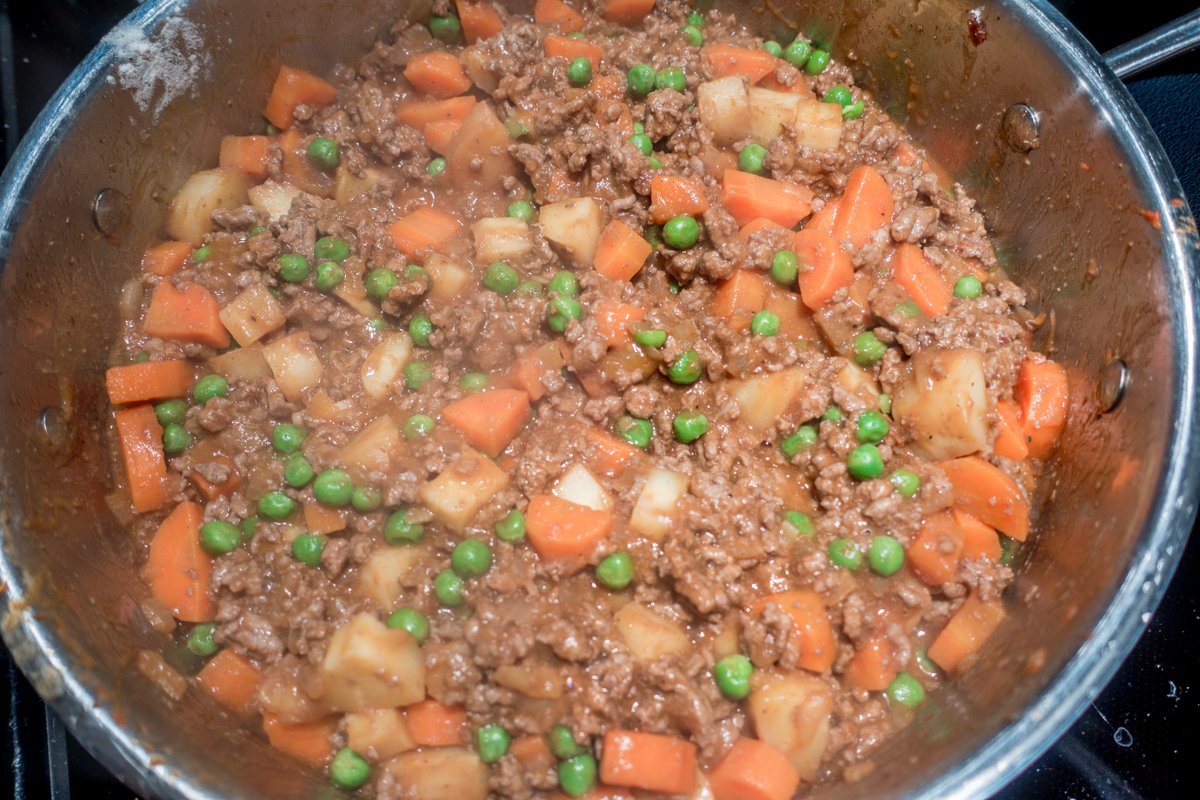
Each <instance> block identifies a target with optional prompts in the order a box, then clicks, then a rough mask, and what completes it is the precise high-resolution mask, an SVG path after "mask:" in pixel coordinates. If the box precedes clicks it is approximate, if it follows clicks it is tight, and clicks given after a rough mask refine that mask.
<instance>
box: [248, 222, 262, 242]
mask: <svg viewBox="0 0 1200 800" xmlns="http://www.w3.org/2000/svg"><path fill="white" fill-rule="evenodd" d="M266 232H267V227H266V226H265V225H255V226H254V227H253V228H251V229H250V230H248V231H247V232H246V238H248V239H253V238H254V237H255V236H258V235H259V234H263V233H266Z"/></svg>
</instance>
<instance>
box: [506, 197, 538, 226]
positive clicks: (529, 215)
mask: <svg viewBox="0 0 1200 800" xmlns="http://www.w3.org/2000/svg"><path fill="white" fill-rule="evenodd" d="M534 210H535V209H534V207H533V203H531V202H529V201H528V200H517V201H516V202H515V203H509V204H508V209H507V212H506V213H507V214H508V216H510V217H513V218H514V219H519V220H521V221H522V222H527V223H528V222H533V214H534Z"/></svg>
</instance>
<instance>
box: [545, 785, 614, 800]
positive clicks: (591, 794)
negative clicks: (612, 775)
mask: <svg viewBox="0 0 1200 800" xmlns="http://www.w3.org/2000/svg"><path fill="white" fill-rule="evenodd" d="M551 797H552V800H634V797H633V795H632V794H630V793H629V792H627V791H625V790H624V789H621V788H618V787H616V786H604V785H600V786H594V787H592V788H591V789H589V790H588V793H587V794H584V795H581V796H579V797H577V798H574V797H571V795H569V794H567V793H565V792H555V793H554V794H553V795H551Z"/></svg>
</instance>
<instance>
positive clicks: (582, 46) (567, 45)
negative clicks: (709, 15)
mask: <svg viewBox="0 0 1200 800" xmlns="http://www.w3.org/2000/svg"><path fill="white" fill-rule="evenodd" d="M542 47H543V49H544V50H545V51H546V58H565V59H566V60H567V61H574V60H575V59H577V58H586V59H587V60H588V63H589V64H591V65H592V69H595V68H596V67H598V66H599V65H600V59H602V58H603V57H604V48H603V47H601V46H600V45H598V44H596V43H595V42H589V41H587V40H586V39H568V38H567V37H566V36H547V37H546V38H545V39H543V40H542Z"/></svg>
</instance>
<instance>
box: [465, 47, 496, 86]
mask: <svg viewBox="0 0 1200 800" xmlns="http://www.w3.org/2000/svg"><path fill="white" fill-rule="evenodd" d="M458 60H459V61H461V62H462V65H463V69H465V70H466V71H467V76H468V77H469V78H470V79H471V80H472V81H473V82H474V83H475V85H476V86H478V87H479V88H480V89H483V90H484V91H485V92H487V93H488V94H491V93H492V92H494V91H496V89H497V88H498V87H499V86H500V76H499V75H497V74H496V73H494V72H492V70H491V68H490V67H489V62H490V61H491V58H490V57H489V56H488V54H487V53H486V52H484V50H483V48H481V47H479V46H475V45H473V46H471V47H468V48H466V49H465V50H463V51H462V52H461V53H459V54H458Z"/></svg>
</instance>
